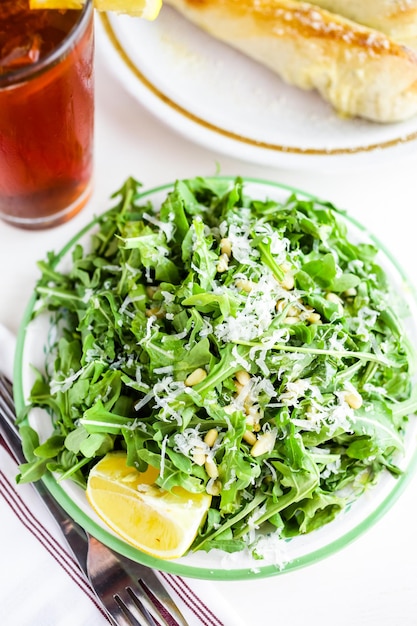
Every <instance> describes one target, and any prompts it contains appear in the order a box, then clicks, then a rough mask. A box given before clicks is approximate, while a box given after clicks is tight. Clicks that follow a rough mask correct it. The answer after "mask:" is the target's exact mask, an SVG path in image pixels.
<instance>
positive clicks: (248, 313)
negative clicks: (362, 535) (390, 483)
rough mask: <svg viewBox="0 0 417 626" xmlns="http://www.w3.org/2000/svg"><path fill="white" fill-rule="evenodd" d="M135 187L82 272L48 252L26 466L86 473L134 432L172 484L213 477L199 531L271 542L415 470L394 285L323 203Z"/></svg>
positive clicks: (199, 545)
mask: <svg viewBox="0 0 417 626" xmlns="http://www.w3.org/2000/svg"><path fill="white" fill-rule="evenodd" d="M140 187H141V185H140V183H138V182H137V181H135V180H134V179H132V178H130V179H128V180H127V181H126V182H125V184H124V185H123V187H122V188H121V189H120V190H119V191H118V192H116V193H115V194H114V196H113V197H114V198H116V200H115V202H116V206H115V207H114V208H113V209H111V210H110V211H108V212H107V213H105V214H103V215H102V216H101V217H100V218H98V219H97V224H96V227H95V229H94V231H92V234H91V240H90V241H89V244H88V246H87V245H86V246H85V247H83V246H82V245H81V244H80V243H77V244H76V245H75V246H74V247H73V250H72V257H71V267H70V269H69V271H60V270H59V269H58V261H59V256H57V255H56V254H54V253H49V255H48V258H47V260H46V261H42V262H40V263H39V267H40V269H41V272H42V275H41V278H40V280H39V282H38V284H37V288H36V292H37V309H36V314H39V313H41V312H42V313H45V311H47V312H48V315H50V316H51V318H52V320H53V324H52V325H51V328H52V329H53V333H52V331H51V333H52V335H51V338H50V341H51V344H52V347H51V352H50V354H49V355H47V356H46V361H47V362H46V373H42V374H41V373H38V374H37V378H36V381H35V383H34V385H33V388H32V391H31V396H30V403H31V406H39V407H43V408H45V409H46V410H47V412H48V413H49V415H50V419H51V420H52V423H53V432H52V434H51V436H50V437H49V438H48V439H47V440H46V441H44V442H42V443H40V442H39V439H38V435H37V433H36V432H35V431H34V430H32V429H31V428H30V427H29V426H27V425H22V426H21V430H22V436H23V440H24V446H25V450H26V453H27V458H29V459H30V461H28V463H26V464H24V465H22V466H21V468H20V469H21V474H20V480H21V481H31V480H37V479H39V478H40V477H41V476H42V475H43V474H44V472H46V471H47V470H51V471H53V472H56V473H58V475H59V476H60V478H62V479H64V478H70V479H72V480H73V481H76V483H78V484H79V485H82V486H85V485H86V479H87V476H88V473H89V470H90V468H91V467H92V466H93V465H94V464H95V463H97V461H98V460H99V459H100V458H102V457H103V455H105V454H106V453H108V452H109V451H112V450H125V451H126V452H127V458H128V464H129V465H132V466H134V467H136V468H137V469H138V470H139V471H144V470H146V468H147V467H148V465H151V466H153V467H155V468H157V469H158V470H159V474H158V478H157V481H156V484H157V485H159V486H160V487H162V488H164V489H167V490H171V489H172V488H173V487H175V486H181V487H183V488H185V489H187V490H189V491H191V492H203V491H206V492H207V493H209V494H211V495H212V503H211V507H210V509H209V512H208V516H207V519H206V521H205V523H204V526H203V527H202V528H201V529H200V532H199V534H198V535H197V537H196V539H195V541H194V543H193V545H192V550H206V551H209V550H211V549H213V548H218V549H220V550H223V551H225V552H237V551H240V550H244V549H245V548H248V547H249V549H250V550H252V553H253V555H255V557H257V558H262V554H261V553H260V550H259V549H257V542H258V540H259V537H260V536H264V535H266V536H268V535H271V536H273V537H279V538H284V539H285V538H289V537H294V536H297V535H301V534H304V533H308V532H310V531H313V530H315V529H317V528H319V527H321V526H323V525H324V524H327V523H328V522H331V521H332V520H333V519H334V518H335V517H336V516H337V515H338V514H339V513H340V512H341V511H342V510H343V509H344V508H345V507H346V506H348V505H349V503H350V502H352V501H353V500H354V499H356V498H358V497H360V496H361V494H362V493H363V492H364V491H366V490H367V489H368V488H369V487H371V486H373V485H374V484H375V483H376V482H377V481H378V479H379V477H380V475H381V474H382V473H383V472H389V473H391V474H392V475H393V476H397V475H399V474H400V473H401V470H400V467H399V462H398V461H399V459H401V453H402V450H403V443H404V431H405V427H406V425H407V422H408V420H411V419H415V415H414V412H415V411H416V410H417V395H416V392H415V391H414V389H415V385H414V381H413V377H414V373H415V371H414V370H415V354H414V349H413V347H412V346H411V345H409V341H408V339H407V336H406V334H405V333H404V329H403V327H402V322H401V316H402V311H400V310H398V307H397V305H396V302H397V300H398V298H396V296H395V295H394V294H393V293H392V289H391V287H390V282H389V280H388V277H387V275H386V274H385V272H384V271H383V269H382V268H381V267H380V266H379V265H378V262H377V260H376V257H377V253H378V250H377V247H376V245H373V244H372V243H369V242H366V243H361V242H353V241H351V240H350V238H349V235H348V228H347V226H346V224H347V222H346V220H345V219H344V218H343V215H342V214H341V212H339V211H338V210H337V209H335V208H334V207H333V206H332V205H331V204H329V203H325V202H321V201H319V200H315V199H306V198H304V197H303V198H298V197H297V195H296V194H292V195H289V197H288V198H287V199H286V200H285V201H283V202H278V201H276V200H271V199H268V198H266V199H264V198H263V199H259V198H253V197H250V195H249V194H247V193H246V191H245V182H244V180H242V179H241V178H236V179H234V180H230V179H222V178H220V177H219V178H217V177H214V178H193V179H189V180H179V181H177V182H176V183H175V184H174V185H173V186H172V187H171V188H170V189H169V190H168V191H167V193H166V196H165V198H164V200H163V202H162V204H161V205H160V206H153V205H152V203H151V202H150V201H149V200H147V199H146V195H145V196H144V197H141V190H140ZM342 218H343V219H342ZM400 306H401V301H400ZM45 418H46V419H49V416H48V415H47V414H45Z"/></svg>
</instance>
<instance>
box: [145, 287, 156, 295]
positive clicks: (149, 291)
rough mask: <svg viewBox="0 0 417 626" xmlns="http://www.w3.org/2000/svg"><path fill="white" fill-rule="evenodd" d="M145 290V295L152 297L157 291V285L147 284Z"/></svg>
mask: <svg viewBox="0 0 417 626" xmlns="http://www.w3.org/2000/svg"><path fill="white" fill-rule="evenodd" d="M145 291H146V295H147V296H148V298H153V297H154V295H155V294H156V292H157V291H158V287H156V286H155V285H148V286H147V287H146V289H145Z"/></svg>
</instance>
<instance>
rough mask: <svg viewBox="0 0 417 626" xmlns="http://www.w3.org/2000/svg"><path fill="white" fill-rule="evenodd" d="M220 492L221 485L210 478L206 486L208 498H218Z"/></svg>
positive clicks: (218, 481)
mask: <svg viewBox="0 0 417 626" xmlns="http://www.w3.org/2000/svg"><path fill="white" fill-rule="evenodd" d="M221 490H222V483H221V481H220V480H217V479H213V478H211V479H210V480H209V481H208V483H207V485H206V492H207V493H208V494H209V495H210V496H218V495H219V494H220V493H221Z"/></svg>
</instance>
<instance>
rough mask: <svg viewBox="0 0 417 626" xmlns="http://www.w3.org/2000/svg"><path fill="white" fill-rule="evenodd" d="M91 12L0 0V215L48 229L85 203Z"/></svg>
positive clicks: (89, 171) (91, 106)
mask: <svg viewBox="0 0 417 626" xmlns="http://www.w3.org/2000/svg"><path fill="white" fill-rule="evenodd" d="M93 112H94V95H93V9H92V3H91V2H90V1H88V2H87V3H86V5H85V7H84V8H83V9H82V11H78V10H48V9H46V10H45V9H42V10H40V9H37V10H35V9H34V10H31V9H30V8H29V0H0V217H1V218H2V219H4V220H6V221H8V222H10V223H13V224H15V225H16V226H21V227H25V228H45V227H47V226H54V225H56V224H58V223H61V222H63V221H66V220H67V219H69V218H70V217H71V216H72V215H74V214H75V213H77V212H78V211H79V210H80V209H81V208H82V206H83V205H84V204H85V202H86V200H87V198H88V196H89V192H90V185H91V176H92V156H93V155H92V151H93Z"/></svg>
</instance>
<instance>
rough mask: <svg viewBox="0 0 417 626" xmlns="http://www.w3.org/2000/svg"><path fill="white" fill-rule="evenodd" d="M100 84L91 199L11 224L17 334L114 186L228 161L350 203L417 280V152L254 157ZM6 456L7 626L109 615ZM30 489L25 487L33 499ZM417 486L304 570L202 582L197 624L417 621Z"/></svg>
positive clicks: (151, 182) (1, 574) (3, 246)
mask: <svg viewBox="0 0 417 626" xmlns="http://www.w3.org/2000/svg"><path fill="white" fill-rule="evenodd" d="M96 86H97V89H96V145H95V150H96V164H95V190H94V194H93V197H92V199H91V202H90V203H89V205H88V207H86V208H85V209H84V211H83V212H82V213H81V214H80V215H78V216H77V217H76V218H74V219H73V220H72V221H71V222H69V223H68V224H66V225H63V226H60V227H58V228H55V229H53V230H49V231H40V232H29V231H24V230H18V229H14V228H11V227H9V226H7V225H5V224H4V223H2V222H0V322H2V323H3V324H5V325H6V326H7V327H8V328H9V329H10V330H11V331H13V332H17V330H18V326H19V323H20V320H21V318H22V315H23V311H24V308H25V306H26V304H27V301H28V299H29V297H30V295H31V292H32V290H33V286H34V283H35V280H36V278H37V277H38V271H37V268H36V265H35V264H36V261H37V260H39V259H42V258H44V257H45V254H46V252H47V251H48V250H52V249H59V248H60V247H61V245H62V244H64V243H65V242H66V241H67V240H68V239H69V238H70V237H71V235H73V234H75V233H76V232H78V231H79V230H80V228H81V227H82V226H84V225H85V224H86V223H88V221H89V220H90V218H91V217H92V216H93V215H94V214H96V213H99V212H101V211H103V210H105V209H107V208H109V207H110V206H111V203H110V201H109V197H110V195H111V193H112V192H114V191H115V190H116V189H118V188H119V187H120V186H121V184H122V183H123V181H124V180H125V178H127V177H128V176H134V177H135V178H136V179H138V180H140V181H141V182H143V184H144V186H145V187H146V188H151V187H154V186H156V185H158V184H162V183H166V182H170V181H172V180H174V179H176V178H182V177H190V176H194V175H202V176H204V175H211V174H214V173H216V171H217V168H218V165H219V166H220V170H221V173H223V174H239V175H250V176H256V177H260V178H266V179H272V180H275V181H278V182H282V183H286V184H290V185H294V186H296V187H298V188H301V189H304V190H306V191H309V192H311V193H314V194H317V195H319V196H321V197H323V198H326V199H328V200H330V201H332V202H334V203H335V204H336V205H337V206H339V207H342V208H345V209H347V210H348V211H349V213H350V214H351V215H353V216H354V217H356V218H358V219H359V220H360V221H361V222H362V223H363V224H365V225H366V226H367V227H369V229H370V230H371V231H373V232H374V234H376V235H377V236H378V237H379V239H380V240H381V241H382V242H383V243H384V244H385V245H386V246H387V247H388V248H389V249H390V250H391V252H392V253H393V254H394V255H395V256H396V257H397V259H398V261H399V262H400V264H401V265H402V266H403V267H404V268H406V271H407V273H408V275H409V276H410V278H411V280H412V281H413V282H414V284H415V285H416V284H417V262H416V242H415V231H414V223H415V215H416V213H417V184H416V179H417V152H416V154H415V155H411V156H410V157H408V158H407V159H403V160H395V161H394V160H393V161H391V160H390V159H388V160H387V161H386V162H384V163H383V164H379V165H378V167H377V168H376V167H373V165H372V155H371V154H370V156H369V167H365V168H364V167H363V166H361V167H360V168H359V167H358V168H355V167H354V166H353V167H350V168H349V171H347V170H345V171H338V172H328V171H325V170H323V171H320V172H316V173H312V172H308V171H302V170H299V171H294V170H292V171H290V170H288V171H286V170H284V169H281V170H277V169H274V168H270V167H262V166H260V165H251V164H248V163H243V162H240V161H239V160H237V159H232V158H229V157H225V156H223V155H222V154H217V153H215V152H210V151H208V150H206V149H204V148H202V147H199V146H198V145H195V144H193V143H191V142H190V141H188V140H186V139H184V138H183V137H181V136H180V135H178V134H176V133H175V132H173V131H172V130H170V129H169V128H168V127H166V126H165V125H164V124H162V123H161V122H160V121H158V120H157V119H155V118H154V117H153V116H152V115H151V114H150V113H149V112H147V111H146V110H145V109H144V108H142V107H141V105H140V104H138V103H137V102H136V101H135V100H133V99H132V97H131V96H130V95H128V94H127V93H126V91H125V90H124V88H123V87H122V86H121V85H120V84H118V83H117V82H116V81H115V79H114V77H113V76H112V75H111V74H110V73H109V71H108V68H107V67H106V66H105V62H104V60H103V58H102V57H101V55H100V54H98V56H97V66H96ZM0 453H1V455H0V471H1V473H0V476H1V479H2V481H3V482H2V483H1V486H2V491H1V492H0V493H1V494H2V495H3V496H4V494H5V490H6V491H7V493H8V498H7V499H6V498H4V497H3V498H1V497H0V531H1V532H0V554H1V559H0V580H1V584H0V623H1V624H5V626H48V625H51V626H64V625H68V626H70V625H71V626H84V625H85V626H87V625H88V626H93V625H95V624H97V625H98V624H102V623H105V620H104V618H103V617H102V615H101V613H100V612H99V610H98V609H97V608H96V607H95V606H94V603H93V602H92V601H91V597H90V594H89V592H88V590H87V591H86V588H85V583H84V582H83V581H82V580H81V579H80V575H79V574H76V573H74V570H73V569H71V570H70V571H67V572H66V571H65V570H64V568H63V566H62V563H61V562H60V556H59V555H60V553H61V550H62V548H61V547H59V548H58V547H53V548H52V549H51V548H50V543H48V542H51V541H53V542H54V541H55V539H56V540H57V541H58V542H59V533H56V531H55V534H54V536H55V539H54V540H52V539H48V541H47V543H48V545H46V544H45V537H44V535H43V532H44V531H42V530H41V531H40V533H38V534H37V535H36V536H35V535H34V533H33V531H32V530H28V528H27V520H28V519H30V518H31V516H32V515H33V512H30V511H26V510H25V508H24V505H18V506H17V510H16V507H15V508H13V506H12V504H11V500H13V501H14V500H15V499H16V498H17V499H19V498H21V497H23V495H16V491H15V489H14V486H13V471H14V469H13V466H12V465H11V463H10V460H9V457H8V456H7V454H6V452H5V451H4V450H0ZM28 489H31V488H30V487H29V486H26V487H25V488H24V492H25V499H26V497H27V494H28V492H27V490H28ZM10 490H13V491H10ZM21 494H23V490H22V492H21ZM416 494H417V477H414V478H413V480H412V481H411V482H410V483H409V485H408V488H407V490H406V491H405V493H404V494H403V495H402V496H401V497H400V499H399V500H398V501H397V502H396V503H395V505H394V506H393V508H392V509H391V510H390V511H389V512H388V513H387V514H386V515H385V516H384V518H383V519H382V520H380V521H379V522H378V523H377V524H376V525H375V526H374V527H373V528H372V529H371V530H369V531H368V532H367V533H366V534H365V535H363V536H361V537H360V538H359V539H358V540H356V541H355V542H354V543H353V544H350V545H349V546H347V547H345V548H344V549H343V550H341V551H340V552H338V553H337V554H334V555H333V556H331V557H330V558H328V559H326V560H324V561H321V562H319V563H316V564H314V565H311V566H309V567H307V568H305V569H303V570H299V571H294V572H292V573H287V574H283V575H278V576H276V577H274V578H269V579H263V580H256V581H247V582H236V581H235V582H213V581H211V582H204V581H203V582H196V581H193V582H192V583H191V584H192V585H194V587H193V589H194V590H196V593H197V595H199V596H200V597H201V598H202V599H203V600H204V602H205V603H206V604H207V606H209V607H210V609H212V610H213V612H214V614H215V615H216V616H217V617H216V618H213V619H212V618H209V617H207V616H205V618H204V619H206V621H201V620H200V621H195V620H194V623H195V624H197V625H198V624H201V623H203V624H207V625H209V626H219V625H218V622H217V621H213V620H214V619H217V618H218V619H219V620H221V621H223V623H224V626H254V625H255V624H273V625H274V626H275V625H277V626H278V624H280V625H281V624H282V625H285V626H305V625H306V624H308V625H309V626H333V625H334V624H337V625H338V626H351V625H352V624H355V626H392V625H395V626H396V625H398V626H415V625H416V624H417V593H416V581H417V533H416V530H415V527H416V519H417V498H416ZM18 501H19V502H20V500H18ZM36 515H40V513H38V511H37V512H36ZM42 520H43V522H42V523H43V524H44V525H45V527H48V529H49V525H48V522H47V521H46V520H45V519H44V518H42ZM49 524H50V522H49ZM48 532H49V531H48ZM50 532H52V531H50ZM57 535H58V536H57ZM54 545H55V544H54ZM26 594H28V595H27V597H26V599H25V597H24V596H25V595H26ZM210 620H211V621H210Z"/></svg>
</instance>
